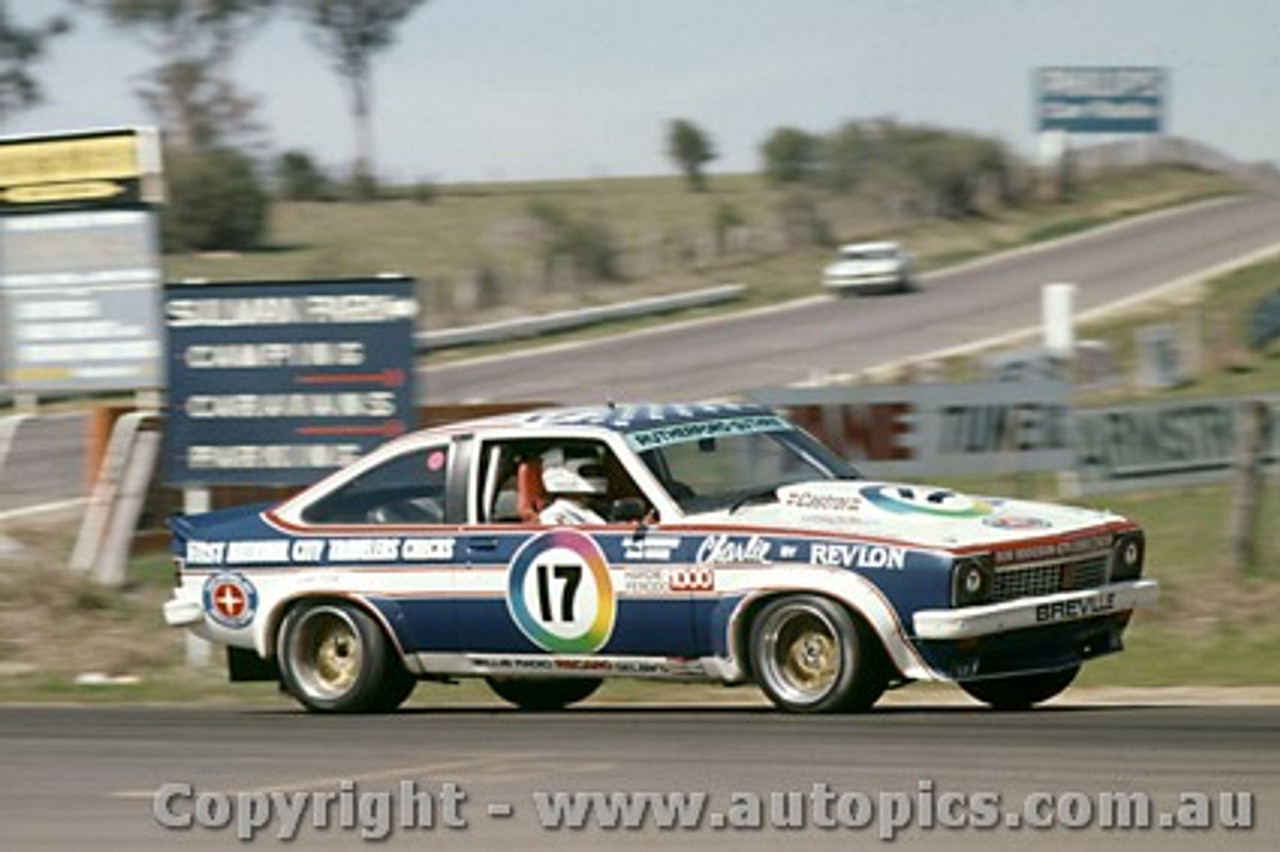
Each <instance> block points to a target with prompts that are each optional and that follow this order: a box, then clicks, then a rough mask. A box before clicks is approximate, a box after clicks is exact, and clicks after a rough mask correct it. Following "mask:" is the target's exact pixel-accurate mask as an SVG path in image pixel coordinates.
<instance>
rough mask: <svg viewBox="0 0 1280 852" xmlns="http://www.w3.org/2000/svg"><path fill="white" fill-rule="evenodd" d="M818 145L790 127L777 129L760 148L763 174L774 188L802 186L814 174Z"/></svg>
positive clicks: (809, 135) (815, 141) (816, 140)
mask: <svg viewBox="0 0 1280 852" xmlns="http://www.w3.org/2000/svg"><path fill="white" fill-rule="evenodd" d="M821 147H822V143H821V140H819V139H818V137H816V136H814V135H812V134H810V133H805V132H804V131H803V130H799V129H797V128H794V127H779V128H777V129H776V130H774V131H773V133H771V134H769V138H768V139H766V140H765V142H764V144H763V145H761V146H760V152H761V153H762V154H763V155H764V174H765V177H767V178H768V179H769V181H770V182H771V183H773V184H775V185H778V186H781V185H783V184H797V183H804V182H806V181H807V180H809V178H810V177H812V176H813V174H814V173H815V172H817V170H818V166H819V164H820V162H821Z"/></svg>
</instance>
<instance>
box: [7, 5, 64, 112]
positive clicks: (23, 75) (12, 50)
mask: <svg viewBox="0 0 1280 852" xmlns="http://www.w3.org/2000/svg"><path fill="white" fill-rule="evenodd" d="M70 28H71V26H70V24H69V23H68V22H67V20H66V19H65V18H61V17H57V18H48V19H47V20H45V22H44V23H42V24H40V25H38V26H35V27H22V26H19V25H18V24H16V23H14V22H13V21H12V20H10V17H9V9H8V7H7V6H6V5H5V4H4V3H3V2H0V123H2V122H3V121H4V120H5V119H6V118H8V117H9V116H11V115H13V114H14V113H16V112H18V111H19V110H22V109H26V108H27V107H33V106H35V105H36V104H39V103H41V102H42V101H43V100H44V93H43V92H42V91H41V89H40V83H39V81H38V80H36V78H35V77H34V76H32V73H31V66H32V65H33V64H35V63H36V62H38V61H40V60H41V59H42V58H43V57H44V53H45V48H46V47H47V46H48V44H49V41H50V40H51V39H52V38H54V37H56V36H59V35H61V34H63V33H65V32H67V31H68V30H69V29H70Z"/></svg>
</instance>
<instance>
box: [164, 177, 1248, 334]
mask: <svg viewBox="0 0 1280 852" xmlns="http://www.w3.org/2000/svg"><path fill="white" fill-rule="evenodd" d="M1235 190H1236V187H1234V186H1233V185H1232V184H1231V182H1230V181H1229V180H1227V179H1225V178H1222V177H1220V176H1217V175H1213V174H1208V173H1204V172H1197V171H1192V170H1187V169H1181V168H1172V167H1167V168H1146V169H1140V170H1133V171H1128V172H1124V173H1120V174H1115V175H1112V176H1110V177H1108V178H1107V179H1106V180H1097V181H1093V182H1090V183H1086V184H1084V185H1083V186H1082V187H1081V189H1080V192H1079V193H1078V196H1077V197H1076V198H1075V199H1073V200H1072V201H1071V202H1070V203H1059V202H1051V201H1036V202H1032V203H1029V204H1028V205H1027V206H1025V207H1020V208H1008V207H1006V208H999V209H991V210H989V211H988V213H987V215H986V216H984V217H977V218H971V219H964V220H952V221H947V220H938V219H911V218H905V217H894V216H889V215H886V214H885V212H884V211H883V210H881V209H878V208H877V207H876V206H875V205H873V204H872V203H870V202H868V201H867V200H865V199H861V198H858V197H848V196H834V195H829V194H824V193H811V194H802V195H797V194H796V193H795V191H783V190H779V189H776V188H772V187H770V186H768V185H767V184H766V183H765V182H764V181H763V180H762V179H761V178H760V177H758V176H755V175H734V176H717V177H715V178H714V179H713V180H712V181H711V182H710V187H709V189H708V191H706V192H701V193H697V192H690V191H689V190H688V189H687V188H686V187H685V185H684V183H683V182H682V181H680V180H678V179H676V178H666V177H644V178H609V179H603V178H602V179H598V180H589V181H560V182H546V183H529V184H522V183H509V184H490V185H459V186H446V187H441V188H440V189H439V190H438V191H436V192H434V193H433V194H432V195H431V198H430V200H429V201H426V202H424V201H418V200H414V199H413V198H412V197H401V198H395V199H390V200H383V201H375V202H366V203H350V202H306V203H297V202H295V203H290V202H279V203H277V204H276V205H275V207H274V209H273V212H272V218H271V224H270V241H271V245H270V247H269V248H267V249H265V250H262V251H257V252H252V253H245V254H225V253H219V254H208V255H169V256H166V257H165V259H164V264H165V275H166V277H167V278H168V279H169V280H176V279H183V278H204V279H209V280H246V279H271V278H293V277H307V276H315V277H328V276H348V275H368V274H372V273H377V272H385V271H394V272H401V273H405V274H409V275H413V276H415V277H417V278H418V279H419V280H420V281H422V282H423V290H422V303H423V305H424V307H425V308H426V312H427V319H426V322H427V324H428V325H429V326H431V327H443V326H450V325H459V324H468V323H472V322H477V321H481V320H491V319H499V318H505V317H511V316H519V315H526V314H530V313H539V312H544V311H550V310H555V309H563V308H566V307H572V306H576V305H579V304H601V303H608V302H615V301H624V300H628V299H634V298H639V297H641V296H650V295H657V294H662V293H671V292H681V291H685V290H690V289H696V288H699V287H704V286H709V285H712V284H722V283H726V282H735V283H742V284H746V285H747V286H748V287H749V296H748V299H747V304H748V305H755V304H766V303H771V302H777V301H781V300H785V299H791V298H796V297H799V296H807V295H811V294H812V293H814V292H816V290H817V283H818V274H819V270H820V269H821V267H822V265H823V264H825V263H826V262H828V260H829V258H830V255H831V248H830V245H823V244H814V243H813V238H814V237H815V236H818V237H821V238H824V240H825V242H828V243H831V242H846V241H851V240H855V239H863V238H872V237H894V238H898V239H901V240H903V241H904V242H906V243H907V244H908V245H909V246H910V248H911V249H912V251H913V252H915V253H916V254H917V255H918V256H919V258H920V260H921V263H922V266H923V268H924V269H931V268H936V267H939V266H943V265H948V264H953V263H956V262H958V261H961V260H964V259H967V258H971V257H974V256H978V255H981V254H986V253H990V252H993V251H998V250H1001V249H1006V248H1010V247H1013V246H1016V245H1021V244H1024V243H1027V242H1032V241H1036V240H1042V239H1048V238H1051V237H1054V236H1061V235H1063V234H1066V233H1070V232H1072V231H1076V230H1081V229H1084V228H1087V227H1091V226H1094V225H1097V224H1101V223H1105V222H1108V221H1113V220H1115V219H1118V218H1122V217H1125V216H1130V215H1133V214H1136V213H1142V212H1146V211H1150V210H1154V209H1159V208H1162V207H1166V206H1170V205H1175V204H1180V203H1185V202H1187V201H1189V200H1194V199H1199V198H1207V197H1211V196H1214V195H1219V194H1224V193H1229V192H1233V191H1235ZM555 217H559V219H561V220H563V221H565V222H567V223H569V226H570V227H573V226H577V227H578V228H579V231H581V230H583V229H585V228H586V227H587V226H593V227H594V228H595V229H596V234H595V236H594V239H596V240H603V241H604V242H606V243H607V246H608V248H610V249H611V250H612V251H613V252H614V253H615V255H616V268H617V271H618V280H614V281H597V280H592V279H591V277H590V276H588V275H586V274H577V275H574V274H571V273H570V271H569V270H568V269H567V264H565V263H563V262H550V263H549V262H548V258H547V254H548V251H549V250H550V247H551V243H552V242H553V240H554V239H555V237H556V235H555V234H554V233H552V232H551V231H550V229H549V228H548V225H547V221H548V219H551V218H555ZM601 234H603V236H601Z"/></svg>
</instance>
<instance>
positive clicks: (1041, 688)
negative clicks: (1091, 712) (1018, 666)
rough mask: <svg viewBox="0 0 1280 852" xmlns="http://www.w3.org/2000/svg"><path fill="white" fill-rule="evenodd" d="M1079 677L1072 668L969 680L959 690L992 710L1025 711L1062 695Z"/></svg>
mask: <svg viewBox="0 0 1280 852" xmlns="http://www.w3.org/2000/svg"><path fill="white" fill-rule="evenodd" d="M1079 673H1080V667H1079V666H1072V667H1071V668H1066V669H1060V670H1058V671H1056V672H1038V673H1036V674H1029V675H1011V676H1009V677H995V678H989V679H986V680H971V681H966V682H964V683H961V684H960V688H961V689H963V690H964V691H965V692H967V693H969V695H971V696H973V697H974V698H976V699H978V700H979V701H981V702H983V703H984V704H989V705H990V706H991V707H993V708H994V709H996V710H1026V709H1027V708H1029V707H1031V706H1032V705H1034V704H1039V703H1040V702H1042V701H1048V700H1049V699H1050V698H1052V697H1053V696H1055V695H1057V694H1058V693H1059V692H1062V691H1063V690H1064V689H1066V688H1067V687H1068V686H1070V685H1071V681H1073V680H1075V679H1076V675H1077V674H1079Z"/></svg>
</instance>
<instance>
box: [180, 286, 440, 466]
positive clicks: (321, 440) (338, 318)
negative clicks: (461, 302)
mask: <svg viewBox="0 0 1280 852" xmlns="http://www.w3.org/2000/svg"><path fill="white" fill-rule="evenodd" d="M416 314H417V300H416V284H415V281H414V280H413V279H411V278H405V277H401V276H394V277H390V276H387V277H382V276H380V277H376V278H364V279H345V280H330V281H269V282H252V283H244V282H236V283H209V284H167V285H166V286H165V300H164V326H165V331H166V342H167V364H168V378H169V400H168V420H167V427H166V451H165V459H166V473H167V477H166V478H167V479H168V481H170V482H172V483H175V484H178V485H183V486H188V487H189V486H204V485H217V484H246V485H248V484H252V485H301V484H307V483H310V482H313V481H315V480H316V479H318V478H319V477H321V476H322V475H324V474H326V473H328V472H330V471H332V470H334V469H336V468H338V467H342V466H344V465H346V464H348V463H349V462H351V461H353V460H354V459H356V458H358V457H360V456H361V455H364V454H365V453H367V452H368V451H369V450H371V449H373V448H374V447H376V446H378V445H379V444H381V443H383V442H384V441H386V440H388V439H390V438H393V437H395V436H397V435H400V434H402V433H404V432H405V431H407V430H409V429H412V428H414V426H415V423H416V415H415V404H416V398H415V395H414V369H413V367H414V330H415V318H416Z"/></svg>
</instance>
